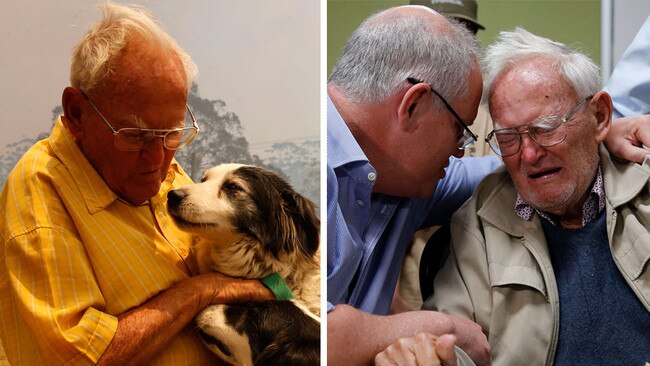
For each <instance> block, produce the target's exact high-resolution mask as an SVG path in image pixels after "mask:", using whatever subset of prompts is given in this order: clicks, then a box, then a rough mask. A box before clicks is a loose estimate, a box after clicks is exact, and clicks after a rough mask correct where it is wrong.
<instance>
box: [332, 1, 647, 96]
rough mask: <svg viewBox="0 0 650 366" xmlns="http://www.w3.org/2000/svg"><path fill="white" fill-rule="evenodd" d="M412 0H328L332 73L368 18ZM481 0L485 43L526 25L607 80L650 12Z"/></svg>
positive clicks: (598, 4) (607, 5) (630, 5)
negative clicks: (575, 52) (582, 57)
mask: <svg viewBox="0 0 650 366" xmlns="http://www.w3.org/2000/svg"><path fill="white" fill-rule="evenodd" d="M433 2H434V3H435V2H440V1H436V0H434V1H433ZM448 2H452V1H448ZM407 4H409V0H328V1H327V72H328V74H329V72H330V70H331V69H332V66H333V65H334V63H335V62H336V59H337V58H338V57H339V55H340V54H341V51H342V49H343V45H344V44H345V41H346V39H347V38H348V37H349V36H350V34H351V33H352V32H353V31H354V29H356V27H357V26H358V25H359V24H360V23H361V22H362V21H363V20H364V19H365V18H366V17H368V16H369V15H370V14H373V13H375V12H377V11H380V10H383V9H386V8H389V7H392V6H399V5H407ZM477 4H478V13H477V18H478V21H479V22H480V23H481V24H482V25H483V26H484V27H485V30H479V32H478V34H477V37H478V39H479V41H480V42H481V44H482V45H483V46H484V47H485V46H488V45H490V44H491V43H492V42H493V41H495V40H496V37H497V35H498V34H499V32H500V31H504V30H511V29H513V28H515V27H523V28H525V29H527V30H529V31H531V32H532V33H535V34H538V35H541V36H544V37H548V38H550V39H553V40H556V41H560V42H562V43H565V44H568V45H571V46H578V47H579V48H580V49H581V50H582V52H584V53H586V54H587V55H589V56H590V57H591V58H592V59H593V60H594V61H595V62H596V63H597V64H599V65H600V66H601V69H602V75H603V80H604V81H605V82H606V81H607V78H608V77H609V75H610V74H611V70H612V68H613V66H615V65H616V62H617V61H618V59H619V58H620V57H621V55H622V53H623V52H624V51H625V49H626V48H627V46H628V45H629V44H630V42H631V41H632V39H633V38H634V35H636V32H637V31H638V30H639V28H640V27H641V24H643V22H644V21H645V20H646V18H647V17H648V15H650V1H647V0H478V1H477ZM603 84H604V83H603Z"/></svg>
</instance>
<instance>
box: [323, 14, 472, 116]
mask: <svg viewBox="0 0 650 366" xmlns="http://www.w3.org/2000/svg"><path fill="white" fill-rule="evenodd" d="M385 12H386V10H385V11H383V12H380V13H377V14H374V15H373V16H371V17H369V18H368V19H366V20H365V21H364V22H363V23H362V24H361V25H360V26H359V28H357V30H355V31H354V33H353V34H352V35H351V36H350V38H349V39H348V41H347V42H346V44H345V47H344V50H343V54H342V55H341V57H340V58H339V59H338V61H337V62H336V65H335V66H334V68H333V70H332V73H331V75H330V77H329V80H328V82H329V83H330V84H332V85H335V86H337V87H338V88H339V89H340V90H341V92H343V94H345V95H346V97H347V98H349V99H350V100H351V101H353V102H356V103H360V104H362V103H375V102H379V101H382V100H385V99H386V98H388V97H390V96H392V95H394V94H395V93H397V91H398V90H399V89H400V88H403V87H404V86H405V85H408V84H407V81H406V79H407V78H408V77H413V78H417V79H420V80H422V81H424V82H427V83H430V84H432V85H433V87H434V88H435V89H436V91H438V92H439V93H441V94H442V95H443V96H444V97H445V99H447V100H448V101H449V102H450V103H452V102H453V101H455V100H456V99H458V98H460V97H464V96H465V94H466V93H467V79H468V77H469V73H470V71H471V70H472V69H473V68H474V67H478V63H479V62H480V58H481V48H480V47H479V45H478V42H477V41H476V38H475V37H474V36H473V35H472V34H471V33H470V32H469V31H468V30H467V29H466V28H465V27H463V26H462V25H460V24H458V23H457V22H454V21H451V23H452V25H451V26H450V27H448V29H446V32H444V33H441V32H440V30H438V29H436V27H435V26H434V25H433V24H432V22H431V20H430V19H429V18H427V17H425V16H423V14H422V13H421V12H419V13H418V12H412V13H409V14H404V13H400V14H398V15H393V16H386V14H385ZM434 100H435V101H437V98H434ZM439 105H440V106H442V104H439Z"/></svg>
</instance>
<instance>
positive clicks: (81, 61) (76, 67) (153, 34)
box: [70, 2, 197, 93]
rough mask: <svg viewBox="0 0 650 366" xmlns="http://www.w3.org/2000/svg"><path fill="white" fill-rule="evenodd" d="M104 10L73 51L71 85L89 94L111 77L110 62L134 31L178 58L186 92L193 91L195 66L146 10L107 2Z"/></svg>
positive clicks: (135, 6)
mask: <svg viewBox="0 0 650 366" xmlns="http://www.w3.org/2000/svg"><path fill="white" fill-rule="evenodd" d="M102 8H103V13H104V17H103V19H102V20H100V21H99V22H98V23H97V24H95V25H94V26H93V27H92V28H91V29H90V30H89V31H88V33H86V35H85V37H84V38H83V39H82V40H81V41H80V42H79V43H78V44H77V45H76V46H75V48H74V51H73V54H72V62H71V67H70V85H72V86H73V87H75V88H77V89H79V90H82V91H84V92H86V93H88V92H90V91H91V90H93V88H95V87H96V86H97V85H98V84H100V83H101V82H102V81H103V80H104V79H105V78H106V77H107V76H108V75H109V74H110V64H111V61H112V60H113V59H114V58H115V57H116V56H118V55H119V54H120V52H121V51H122V49H124V47H125V46H126V45H127V43H128V41H129V38H130V36H132V35H133V33H134V32H135V33H137V34H139V35H141V36H142V37H144V38H145V39H148V40H151V41H155V42H157V43H158V44H159V45H160V46H161V47H162V48H163V49H165V50H168V51H170V52H171V53H173V54H175V55H176V56H178V57H179V59H180V60H181V63H182V65H183V68H184V71H185V78H186V81H187V90H190V88H191V86H192V83H193V82H194V78H195V76H196V74H197V69H196V65H194V62H193V61H192V58H191V57H190V55H188V54H187V53H186V52H185V51H184V50H183V49H182V48H181V47H180V46H179V45H178V44H177V43H176V41H175V40H174V39H173V38H172V37H170V36H169V34H167V33H166V32H165V31H164V30H163V29H162V27H161V26H160V25H159V24H158V22H157V21H156V20H155V18H154V17H153V16H152V15H151V14H150V13H149V12H148V11H147V10H146V9H145V8H144V7H141V6H137V5H131V6H124V5H117V4H113V3H110V2H106V3H105V4H104V5H103V6H102Z"/></svg>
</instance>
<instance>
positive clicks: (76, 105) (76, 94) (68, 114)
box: [61, 86, 85, 139]
mask: <svg viewBox="0 0 650 366" xmlns="http://www.w3.org/2000/svg"><path fill="white" fill-rule="evenodd" d="M84 98H85V97H84V96H83V94H81V92H80V91H79V90H78V89H76V88H73V87H71V86H68V87H66V88H65V89H64V90H63V95H62V96H61V105H62V106H63V116H64V118H63V120H64V123H65V127H66V128H67V129H68V131H70V133H71V134H72V136H73V137H74V138H75V139H78V138H80V137H81V136H82V135H83V131H84V125H83V124H82V123H81V115H82V114H83V113H82V108H81V106H82V103H84Z"/></svg>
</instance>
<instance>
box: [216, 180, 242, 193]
mask: <svg viewBox="0 0 650 366" xmlns="http://www.w3.org/2000/svg"><path fill="white" fill-rule="evenodd" d="M221 188H222V189H223V190H224V191H227V192H229V193H237V192H241V191H242V188H241V187H240V186H239V184H237V183H233V182H228V183H224V185H223V186H222V187H221Z"/></svg>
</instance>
